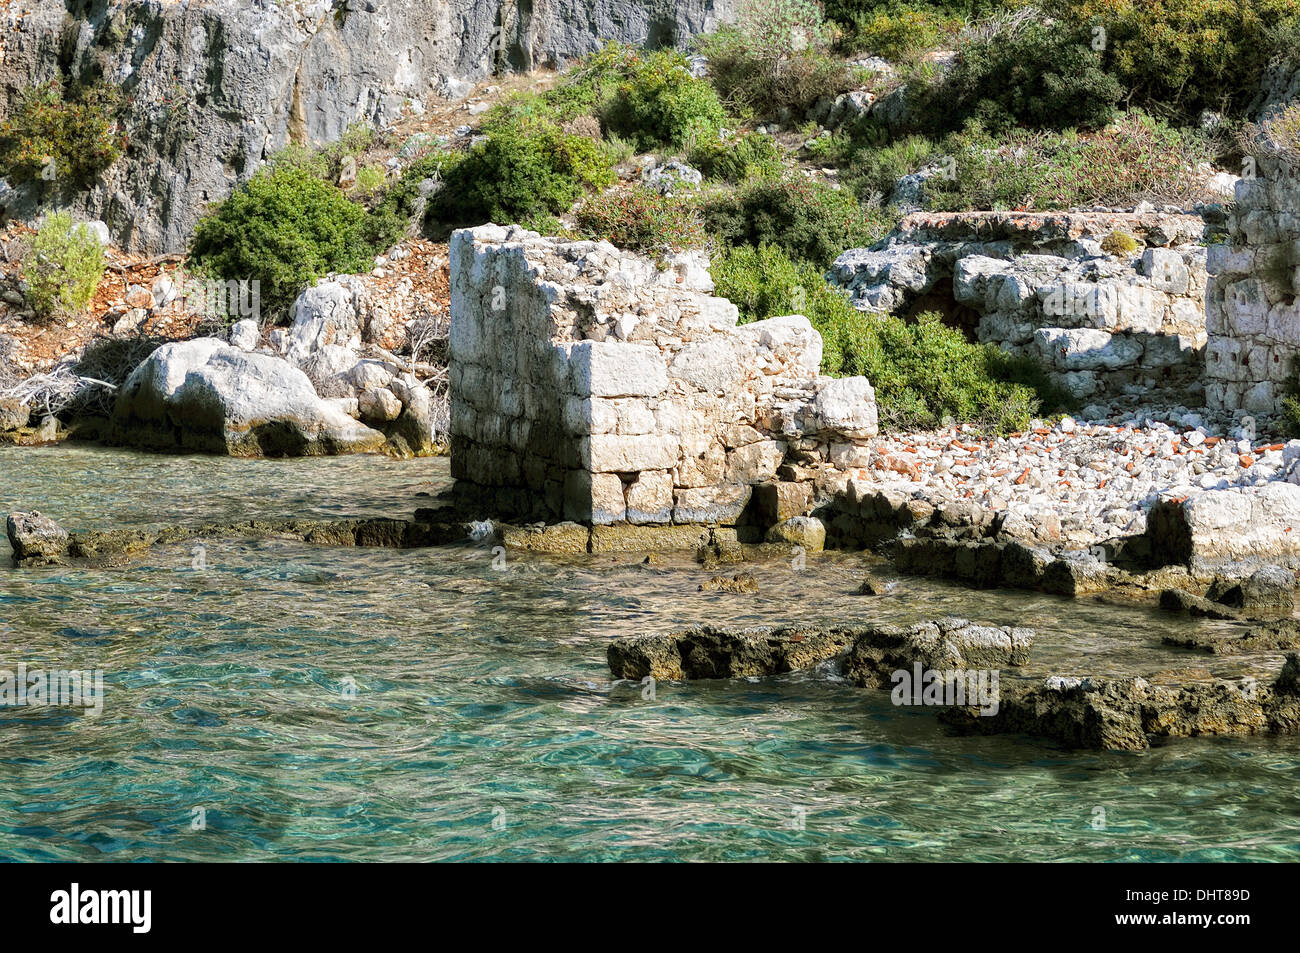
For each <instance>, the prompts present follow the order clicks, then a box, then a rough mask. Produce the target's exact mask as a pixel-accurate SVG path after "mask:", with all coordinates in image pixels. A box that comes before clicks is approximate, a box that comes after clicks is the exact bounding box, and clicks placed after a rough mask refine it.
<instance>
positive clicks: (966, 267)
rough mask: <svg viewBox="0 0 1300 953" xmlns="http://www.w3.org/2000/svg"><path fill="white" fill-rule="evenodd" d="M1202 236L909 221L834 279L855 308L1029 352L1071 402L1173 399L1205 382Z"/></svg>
mask: <svg viewBox="0 0 1300 953" xmlns="http://www.w3.org/2000/svg"><path fill="white" fill-rule="evenodd" d="M1202 232H1203V223H1202V220H1201V218H1200V216H1197V215H1184V214H1174V213H1164V212H1154V211H1147V212H1130V213H1113V212H1111V213H1086V212H1079V213H1064V212H1060V213H1057V212H1052V213H1020V212H1011V213H1003V212H962V213H951V214H939V213H914V214H912V215H909V216H907V217H906V218H905V219H904V220H903V222H902V223H901V225H900V226H899V228H898V229H896V230H895V231H894V232H893V233H891V234H890V235H889V236H888V237H887V238H886V239H885V240H883V241H882V242H880V243H879V244H877V245H875V246H873V247H872V248H868V249H851V250H849V251H846V252H845V253H844V254H842V255H841V256H840V257H839V258H838V259H837V260H836V261H835V264H834V266H833V267H832V269H831V273H830V276H829V277H830V280H831V281H832V282H834V283H836V284H838V285H839V286H841V287H843V288H844V289H845V290H847V291H848V292H849V294H850V295H851V297H852V299H853V303H854V304H855V306H857V307H858V308H860V309H862V310H864V311H874V312H881V313H886V312H895V313H900V312H901V313H904V314H907V313H916V312H919V311H923V310H933V311H938V312H940V313H941V314H943V315H944V317H945V319H946V320H948V321H949V322H950V323H956V324H958V325H962V326H964V327H965V329H966V330H967V331H968V332H969V333H970V334H971V335H972V336H973V337H976V338H978V339H979V340H981V341H988V342H991V343H994V344H997V345H999V346H1001V347H1002V348H1003V349H1004V350H1006V351H1009V352H1011V353H1014V354H1026V355H1029V356H1031V357H1033V358H1035V359H1036V360H1038V361H1040V362H1042V363H1043V364H1044V366H1045V367H1047V368H1048V370H1049V371H1050V372H1051V373H1052V374H1053V375H1054V377H1055V378H1056V380H1057V382H1058V383H1060V384H1062V385H1063V386H1064V387H1065V388H1066V389H1068V390H1069V391H1070V392H1071V393H1072V394H1073V395H1074V396H1075V397H1077V398H1085V399H1086V398H1102V397H1107V396H1113V395H1116V394H1120V393H1125V392H1131V391H1134V390H1136V389H1137V388H1143V389H1146V390H1153V389H1156V388H1159V389H1161V390H1162V391H1163V392H1165V393H1166V394H1169V393H1170V392H1171V391H1177V390H1194V389H1195V388H1196V386H1197V384H1198V382H1199V379H1200V376H1201V365H1202V361H1203V353H1204V352H1203V350H1202V348H1203V347H1204V344H1205V317H1204V295H1205V249H1204V247H1203V246H1201V245H1200V244H1199V241H1200V239H1201V235H1202ZM1108 239H1109V241H1108ZM1116 242H1119V243H1122V244H1123V245H1126V246H1127V247H1119V246H1117V244H1116ZM1103 243H1105V247H1103Z"/></svg>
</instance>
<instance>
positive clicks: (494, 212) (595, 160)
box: [425, 119, 614, 237]
mask: <svg viewBox="0 0 1300 953" xmlns="http://www.w3.org/2000/svg"><path fill="white" fill-rule="evenodd" d="M613 179H614V175H613V172H612V170H611V168H610V162H609V158H608V156H607V155H606V154H605V152H604V150H603V149H602V147H601V145H600V144H599V143H595V142H592V141H591V140H590V139H587V138H585V137H583V136H572V135H566V134H565V133H564V131H563V130H561V129H560V128H559V126H557V125H555V124H554V123H552V122H550V121H548V120H541V119H538V120H528V121H520V122H517V123H515V124H514V125H511V126H504V125H498V126H494V128H493V131H492V132H490V133H489V134H488V139H487V141H486V142H480V143H479V144H478V145H476V146H474V147H473V148H471V149H470V150H469V151H468V152H467V153H465V155H464V156H463V158H461V159H460V160H459V161H457V162H454V163H450V164H448V166H447V167H446V168H445V169H444V171H443V183H444V184H443V188H442V189H441V190H440V191H439V192H438V194H437V195H436V196H435V197H434V199H433V201H431V202H430V203H429V209H428V213H427V215H426V219H425V223H426V231H428V232H429V233H430V234H431V235H434V236H439V237H440V236H442V235H445V234H446V233H448V232H449V231H450V230H451V229H454V228H460V227H463V226H468V225H482V224H483V223H485V222H497V223H500V224H507V223H513V222H523V221H525V220H528V219H532V218H535V217H537V216H539V215H544V214H549V215H559V214H561V213H562V212H565V211H568V209H569V207H570V206H571V205H573V203H574V202H576V201H577V200H578V199H579V198H580V197H581V196H582V195H583V193H584V192H585V191H587V189H589V188H602V187H605V186H608V185H610V184H611V183H612V182H613Z"/></svg>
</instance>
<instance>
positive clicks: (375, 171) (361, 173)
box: [353, 162, 385, 196]
mask: <svg viewBox="0 0 1300 953" xmlns="http://www.w3.org/2000/svg"><path fill="white" fill-rule="evenodd" d="M384 177H385V170H384V167H383V166H382V165H380V164H379V163H378V162H371V163H368V164H366V165H363V166H362V167H361V168H359V169H357V182H356V185H354V186H353V189H354V191H355V192H356V193H357V194H358V195H361V196H367V195H373V194H374V193H376V192H378V191H379V190H380V188H382V187H383V184H384Z"/></svg>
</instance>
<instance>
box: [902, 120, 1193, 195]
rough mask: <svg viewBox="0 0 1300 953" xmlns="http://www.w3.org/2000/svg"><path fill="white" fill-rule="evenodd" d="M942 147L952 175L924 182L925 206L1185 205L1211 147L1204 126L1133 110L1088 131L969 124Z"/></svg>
mask: <svg viewBox="0 0 1300 953" xmlns="http://www.w3.org/2000/svg"><path fill="white" fill-rule="evenodd" d="M945 148H946V149H949V150H951V153H952V154H953V156H954V157H955V160H956V162H955V171H956V176H955V178H954V179H952V180H950V181H943V180H936V181H932V182H931V183H930V184H928V185H927V191H928V192H929V195H930V204H931V207H933V208H935V209H938V210H944V211H962V210H967V209H991V210H1003V211H1005V210H1022V209H1023V210H1034V209H1065V208H1071V207H1077V206H1089V205H1107V206H1126V207H1127V206H1132V205H1135V204H1136V203H1137V202H1139V201H1142V200H1146V201H1150V202H1154V203H1156V204H1171V205H1180V206H1183V207H1187V206H1189V205H1192V204H1194V203H1195V201H1196V200H1198V199H1199V198H1201V192H1202V188H1203V183H1202V182H1201V179H1200V176H1199V174H1198V173H1197V172H1196V171H1195V169H1196V166H1197V165H1199V164H1200V163H1202V162H1208V161H1209V160H1210V159H1211V158H1213V156H1214V154H1215V152H1216V151H1217V149H1216V146H1215V144H1214V142H1213V141H1212V140H1211V139H1209V138H1208V137H1207V136H1205V135H1204V134H1202V133H1199V132H1196V131H1193V130H1186V129H1175V128H1173V127H1171V126H1168V125H1166V124H1165V123H1163V122H1160V121H1158V120H1156V119H1153V118H1151V117H1150V116H1146V115H1144V114H1142V113H1138V112H1131V113H1127V114H1125V115H1124V116H1123V117H1122V118H1121V119H1120V120H1119V121H1118V122H1116V123H1115V124H1114V125H1112V126H1110V127H1108V128H1106V129H1103V130H1101V131H1100V132H1096V133H1091V134H1075V133H1073V132H1068V131H1067V132H1064V133H1051V132H1029V131H1025V130H1017V131H1013V132H1010V133H1007V134H1005V135H1002V136H991V135H989V134H988V133H986V132H984V130H983V129H981V128H980V127H979V126H978V125H976V124H973V125H972V126H971V127H970V129H969V130H968V131H967V132H965V133H963V134H961V135H959V136H954V137H952V138H951V139H950V140H949V141H948V142H947V143H945Z"/></svg>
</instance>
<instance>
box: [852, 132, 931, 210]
mask: <svg viewBox="0 0 1300 953" xmlns="http://www.w3.org/2000/svg"><path fill="white" fill-rule="evenodd" d="M943 154H944V152H943V149H942V147H941V146H940V145H939V143H937V142H934V141H933V140H931V139H927V138H926V137H925V136H905V137H903V138H901V139H896V140H895V141H893V142H891V143H889V144H888V145H886V146H882V147H879V148H872V147H867V148H863V149H860V150H858V151H856V152H854V153H853V157H852V159H851V160H850V162H849V168H848V169H847V171H846V172H845V173H844V176H843V179H842V181H843V183H844V185H845V186H846V187H847V188H850V189H852V190H853V191H854V192H855V193H857V195H858V196H859V198H861V199H863V200H864V201H865V200H867V199H869V198H870V197H872V196H879V197H880V198H881V199H882V200H883V199H888V198H889V194H890V192H892V191H893V188H894V183H895V182H897V181H898V179H900V178H901V177H903V176H905V175H911V174H912V173H913V172H916V171H918V170H920V169H923V168H925V167H926V166H927V165H930V164H931V163H932V162H934V161H935V160H937V159H939V158H941V157H942V156H943Z"/></svg>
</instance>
